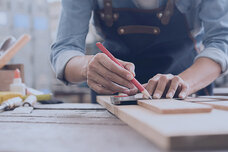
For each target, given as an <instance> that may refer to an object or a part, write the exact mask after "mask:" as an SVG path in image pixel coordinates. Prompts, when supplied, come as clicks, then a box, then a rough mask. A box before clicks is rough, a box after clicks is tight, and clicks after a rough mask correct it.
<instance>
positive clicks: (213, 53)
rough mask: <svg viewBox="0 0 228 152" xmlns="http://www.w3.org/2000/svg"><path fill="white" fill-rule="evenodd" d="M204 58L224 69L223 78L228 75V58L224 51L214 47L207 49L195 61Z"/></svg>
mask: <svg viewBox="0 0 228 152" xmlns="http://www.w3.org/2000/svg"><path fill="white" fill-rule="evenodd" d="M202 57H206V58H209V59H211V60H213V61H215V62H216V63H218V64H220V66H221V69H222V73H221V76H224V75H225V74H227V73H228V56H227V54H225V53H224V52H223V51H222V50H220V49H218V48H214V47H208V48H205V49H204V50H203V51H201V52H200V53H199V54H198V55H197V56H196V58H195V60H196V59H198V58H202Z"/></svg>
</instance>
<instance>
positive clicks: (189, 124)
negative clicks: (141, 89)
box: [97, 96, 228, 150]
mask: <svg viewBox="0 0 228 152" xmlns="http://www.w3.org/2000/svg"><path fill="white" fill-rule="evenodd" d="M97 101H98V102H99V103H100V104H101V105H103V106H104V107H105V108H107V109H108V110H109V111H110V112H111V113H113V114H114V115H115V116H117V117H118V118H120V119H121V120H122V121H124V122H125V123H127V124H128V125H129V126H131V127H132V128H134V129H135V130H136V131H138V132H139V133H141V134H142V135H143V136H145V137H146V138H148V139H149V140H151V141H152V142H153V143H155V144H156V145H158V146H159V147H161V148H162V149H166V150H199V149H223V148H228V123H227V121H228V112H226V111H221V110H213V111H212V112H210V113H195V114H175V115H163V114H157V113H155V112H153V111H151V110H148V109H146V108H144V107H142V106H139V105H126V106H125V105H124V106H115V105H112V104H111V102H110V98H109V97H107V96H99V97H97Z"/></svg>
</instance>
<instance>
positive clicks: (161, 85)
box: [153, 75, 169, 99]
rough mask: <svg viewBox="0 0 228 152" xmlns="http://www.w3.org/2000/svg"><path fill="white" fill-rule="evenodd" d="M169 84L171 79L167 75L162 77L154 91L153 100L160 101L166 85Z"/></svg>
mask: <svg viewBox="0 0 228 152" xmlns="http://www.w3.org/2000/svg"><path fill="white" fill-rule="evenodd" d="M168 82H169V79H168V77H167V76H166V75H162V76H161V77H160V79H159V80H158V83H157V87H156V89H155V91H154V94H153V98H155V99H160V98H161V96H162V94H163V93H164V91H165V88H166V85H167V83H168Z"/></svg>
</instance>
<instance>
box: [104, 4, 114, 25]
mask: <svg viewBox="0 0 228 152" xmlns="http://www.w3.org/2000/svg"><path fill="white" fill-rule="evenodd" d="M103 2H104V21H105V24H106V25H107V26H108V27H111V26H112V25H113V22H114V21H113V11H112V0H103Z"/></svg>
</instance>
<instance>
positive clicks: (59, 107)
mask: <svg viewBox="0 0 228 152" xmlns="http://www.w3.org/2000/svg"><path fill="white" fill-rule="evenodd" d="M34 108H35V109H43V110H44V109H45V110H104V109H105V108H103V107H102V106H100V105H99V104H89V103H77V104H74V103H64V104H36V105H35V106H34Z"/></svg>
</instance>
